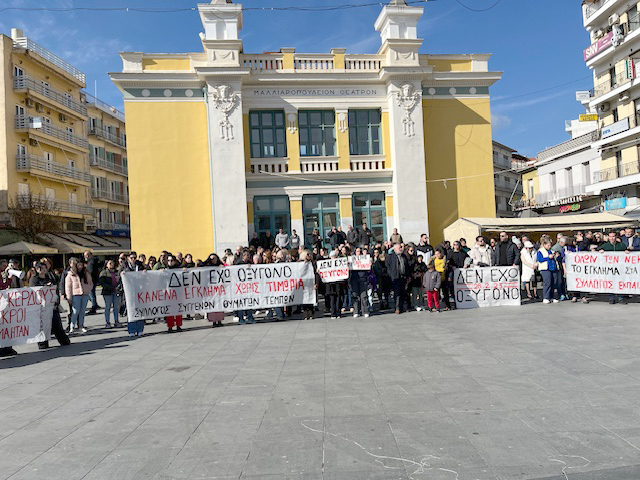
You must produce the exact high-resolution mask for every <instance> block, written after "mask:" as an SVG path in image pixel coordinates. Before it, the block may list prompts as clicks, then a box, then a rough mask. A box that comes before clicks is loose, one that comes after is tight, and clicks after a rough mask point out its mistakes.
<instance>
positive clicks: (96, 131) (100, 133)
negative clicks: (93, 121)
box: [89, 126, 127, 147]
mask: <svg viewBox="0 0 640 480" xmlns="http://www.w3.org/2000/svg"><path fill="white" fill-rule="evenodd" d="M89 135H95V136H96V137H100V138H103V139H105V140H106V141H107V142H111V143H113V144H115V145H118V146H120V147H126V146H127V142H126V141H124V140H123V139H122V138H120V137H118V136H117V135H114V134H113V133H110V132H108V131H107V130H106V129H105V128H102V127H95V126H93V127H92V126H89Z"/></svg>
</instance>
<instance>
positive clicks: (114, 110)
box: [82, 92, 125, 123]
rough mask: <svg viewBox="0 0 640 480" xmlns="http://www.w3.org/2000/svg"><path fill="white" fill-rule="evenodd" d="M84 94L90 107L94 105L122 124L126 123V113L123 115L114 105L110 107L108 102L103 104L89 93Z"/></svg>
mask: <svg viewBox="0 0 640 480" xmlns="http://www.w3.org/2000/svg"><path fill="white" fill-rule="evenodd" d="M82 94H83V95H85V97H86V99H87V100H86V101H87V104H88V105H94V106H95V107H96V108H99V109H100V110H102V111H104V112H107V113H108V114H109V115H112V116H114V117H115V118H117V119H118V120H120V121H121V122H123V123H124V122H125V117H124V113H122V112H121V111H120V110H118V109H117V108H116V107H114V106H112V105H109V104H108V103H106V102H103V101H102V100H100V99H99V98H96V97H94V96H93V95H91V94H89V93H87V92H82Z"/></svg>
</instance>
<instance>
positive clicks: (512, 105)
mask: <svg viewBox="0 0 640 480" xmlns="http://www.w3.org/2000/svg"><path fill="white" fill-rule="evenodd" d="M570 92H571V90H563V91H561V92H556V93H551V94H549V95H545V96H542V97H534V98H532V99H529V100H516V101H514V102H509V103H502V104H499V105H496V107H495V110H499V111H501V112H504V111H507V110H515V109H518V108H524V107H530V106H532V105H537V104H539V103H544V102H548V101H550V100H553V99H554V98H558V97H563V96H565V95H568V94H569V93H570ZM493 101H494V102H495V101H497V99H496V98H494V99H493Z"/></svg>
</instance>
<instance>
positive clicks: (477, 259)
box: [469, 235, 493, 267]
mask: <svg viewBox="0 0 640 480" xmlns="http://www.w3.org/2000/svg"><path fill="white" fill-rule="evenodd" d="M492 253H493V252H492V250H491V247H490V246H489V245H487V241H486V239H485V238H484V237H483V236H482V235H478V236H477V237H476V244H475V245H474V246H473V248H471V250H470V251H469V257H470V258H471V260H472V261H473V266H474V267H490V266H491V254H492Z"/></svg>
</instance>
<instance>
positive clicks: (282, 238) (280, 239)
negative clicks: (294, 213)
mask: <svg viewBox="0 0 640 480" xmlns="http://www.w3.org/2000/svg"><path fill="white" fill-rule="evenodd" d="M276 245H277V246H278V248H287V247H288V246H289V234H288V233H278V234H277V235H276Z"/></svg>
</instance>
